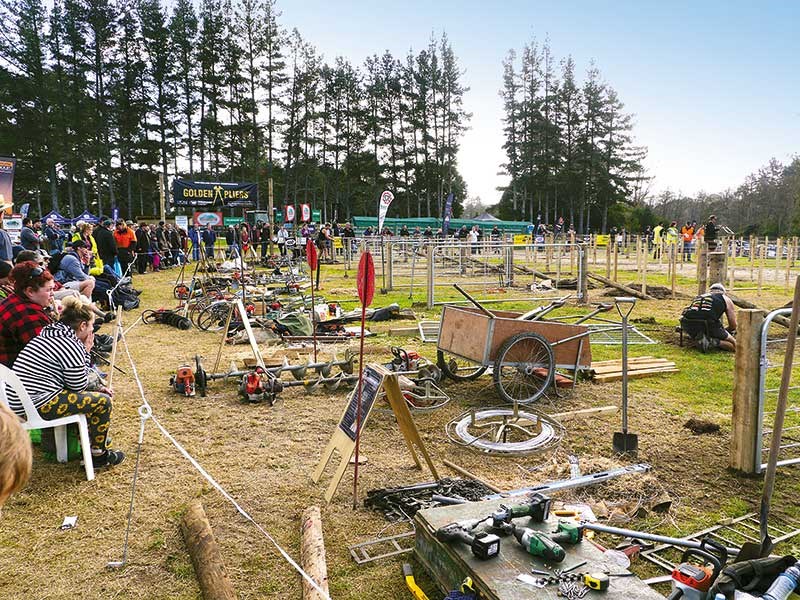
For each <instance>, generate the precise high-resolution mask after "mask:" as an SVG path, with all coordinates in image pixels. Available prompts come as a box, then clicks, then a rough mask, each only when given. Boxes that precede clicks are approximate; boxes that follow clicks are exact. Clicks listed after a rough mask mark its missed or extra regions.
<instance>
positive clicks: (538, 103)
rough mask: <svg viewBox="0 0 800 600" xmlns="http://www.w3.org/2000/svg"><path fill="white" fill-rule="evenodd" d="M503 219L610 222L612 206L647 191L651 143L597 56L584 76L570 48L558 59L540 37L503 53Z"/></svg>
mask: <svg viewBox="0 0 800 600" xmlns="http://www.w3.org/2000/svg"><path fill="white" fill-rule="evenodd" d="M500 96H501V98H502V101H503V113H504V115H503V132H504V145H503V149H504V150H505V154H506V162H505V163H504V164H503V165H502V168H503V171H504V172H505V174H507V175H508V176H509V183H508V185H507V186H506V187H505V188H504V189H503V190H502V191H503V195H502V199H501V201H500V205H499V206H498V208H497V213H498V216H500V217H501V218H503V219H521V220H528V221H532V222H534V223H535V222H537V221H538V220H539V219H541V221H542V222H544V223H547V224H552V223H554V222H555V221H556V220H557V219H558V218H559V217H564V219H565V221H566V223H567V224H570V223H571V224H572V225H573V226H574V227H575V228H576V230H577V231H578V232H584V231H589V230H592V229H600V230H603V231H606V230H607V228H608V226H609V209H612V208H613V207H615V206H617V205H618V204H620V203H624V202H628V203H635V202H637V201H639V200H641V199H642V198H643V197H644V196H645V195H646V191H647V190H646V188H647V181H648V178H647V176H646V174H645V172H644V167H643V166H642V161H643V159H644V157H645V156H646V149H645V148H643V147H640V146H637V145H635V144H634V142H633V138H632V130H633V122H632V117H631V115H630V114H628V113H626V112H625V110H624V104H623V103H622V100H621V99H620V98H619V96H618V94H617V93H616V91H615V90H614V89H613V87H611V85H610V84H609V83H607V82H605V81H603V79H602V77H601V74H600V70H599V69H598V68H597V66H596V65H594V63H592V64H591V65H590V67H589V69H588V71H587V72H586V76H585V78H584V80H583V82H582V83H581V82H579V81H578V80H577V79H576V75H575V63H574V61H573V59H572V57H571V56H567V57H566V58H563V59H561V60H559V61H558V63H557V62H556V58H555V56H554V55H553V53H552V51H551V49H550V45H549V43H548V42H544V43H543V44H540V43H539V42H538V41H536V40H535V39H534V40H532V41H531V42H530V43H529V44H527V45H525V46H524V47H523V48H522V50H521V51H520V52H517V51H516V50H509V51H508V54H507V56H506V58H505V60H504V61H503V85H502V89H501V91H500Z"/></svg>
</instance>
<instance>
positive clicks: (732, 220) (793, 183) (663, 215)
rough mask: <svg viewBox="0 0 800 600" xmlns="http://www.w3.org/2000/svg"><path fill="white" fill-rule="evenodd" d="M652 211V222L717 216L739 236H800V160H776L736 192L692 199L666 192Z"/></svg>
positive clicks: (653, 206) (747, 178) (750, 178)
mask: <svg viewBox="0 0 800 600" xmlns="http://www.w3.org/2000/svg"><path fill="white" fill-rule="evenodd" d="M649 209H650V217H649V220H650V221H651V222H655V221H656V220H662V221H678V222H679V223H683V222H686V221H693V220H696V221H697V222H698V223H700V222H705V220H706V219H708V217H709V215H712V214H713V215H716V216H717V222H718V223H719V224H720V225H724V226H726V227H728V228H729V229H731V230H732V231H734V232H735V233H736V234H738V235H744V236H749V235H767V236H773V237H776V236H778V237H784V236H788V235H800V157H797V156H796V157H794V158H793V159H792V160H791V162H790V163H789V164H787V165H784V164H782V163H781V162H779V161H778V160H776V159H775V158H773V159H771V160H770V161H769V162H768V163H767V164H766V165H765V166H763V167H761V168H760V169H758V171H756V172H755V173H751V174H750V175H748V176H747V177H746V178H745V180H744V182H742V184H741V185H739V186H738V187H736V188H735V189H728V190H725V191H723V192H720V193H714V194H708V193H699V194H696V195H695V196H693V197H692V196H685V195H683V194H675V193H674V192H671V191H665V192H662V193H661V194H658V195H657V196H655V197H654V198H652V199H651V201H650V203H649ZM647 224H650V223H647Z"/></svg>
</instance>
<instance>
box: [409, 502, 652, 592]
mask: <svg viewBox="0 0 800 600" xmlns="http://www.w3.org/2000/svg"><path fill="white" fill-rule="evenodd" d="M515 500H516V502H514V501H512V502H509V501H508V500H487V501H483V502H470V503H467V504H459V505H455V506H442V507H439V508H430V509H425V510H421V511H419V512H417V514H416V516H415V517H414V522H415V526H416V542H415V548H414V553H415V555H416V557H417V558H418V559H419V560H420V562H421V563H422V564H423V565H424V566H425V567H426V569H427V570H428V571H429V573H430V575H431V576H432V577H433V578H434V580H435V581H436V582H437V583H438V584H439V586H440V587H441V588H442V589H443V590H444V591H446V592H447V591H449V590H453V589H458V587H459V585H460V584H461V582H462V581H463V580H464V578H465V577H467V576H469V577H472V579H473V582H474V584H475V587H476V589H477V590H478V592H479V593H480V594H481V598H485V599H487V600H522V599H529V598H536V599H541V600H563V598H559V596H558V595H557V591H558V586H557V585H550V586H547V587H544V588H536V587H533V586H531V585H529V584H526V583H523V582H521V581H519V580H518V579H517V575H519V574H521V573H526V574H528V575H531V572H530V571H531V569H539V570H549V567H553V568H557V569H568V568H569V567H570V566H572V565H574V564H576V563H579V562H582V561H584V560H585V561H588V562H587V563H586V564H585V565H584V566H582V567H579V568H577V569H575V572H579V573H583V572H593V571H595V572H596V571H609V572H610V573H628V572H629V571H627V570H626V569H623V568H621V567H619V566H617V565H616V564H615V563H612V562H609V561H608V560H607V559H606V558H605V556H604V555H603V553H602V552H601V551H600V550H599V549H598V548H597V547H595V546H594V545H593V544H592V543H590V542H588V541H586V540H584V541H582V542H580V543H579V544H575V545H569V544H565V545H564V546H563V547H564V550H565V552H566V555H567V556H566V558H565V559H564V561H563V562H561V563H558V564H554V565H546V564H545V563H544V562H543V560H542V559H541V558H538V557H535V556H531V555H530V554H528V553H527V552H525V551H524V550H523V549H522V547H521V546H520V545H519V544H518V543H517V541H516V539H515V538H514V536H513V535H502V534H500V539H501V542H500V555H499V556H496V557H494V558H490V559H488V560H480V559H478V558H476V557H475V556H473V554H472V552H471V551H470V549H469V548H468V547H467V545H466V544H463V543H461V542H440V541H438V540H437V539H436V536H435V532H436V530H437V529H439V528H440V527H443V526H445V525H448V524H450V523H453V522H458V521H468V520H471V519H478V518H481V517H484V516H488V515H490V514H491V513H492V512H493V511H494V510H496V509H497V508H498V507H499V506H500V505H501V504H507V505H516V504H520V503H521V502H522V501H523V497H520V498H516V499H515ZM514 523H515V524H516V525H518V526H523V527H530V528H531V529H535V530H538V531H542V532H552V531H555V529H556V527H557V526H558V519H557V518H555V517H551V518H550V519H549V520H548V522H546V523H531V522H530V519H529V518H527V517H525V518H520V519H515V520H514ZM481 530H486V529H485V526H484V525H481V526H479V527H478V528H477V529H476V531H481ZM532 577H535V578H538V577H540V576H539V575H532ZM586 598H587V599H589V600H591V598H603V600H623V599H626V600H630V599H632V598H636V599H641V600H663V598H664V597H663V596H662V595H660V594H658V593H657V592H655V591H653V590H652V589H651V588H650V587H649V586H648V585H646V584H645V583H643V582H642V581H641V580H640V579H639V578H638V577H636V576H635V575H634V576H629V577H611V583H610V586H609V588H608V590H607V591H606V592H595V591H590V592H589V593H588V594H587V595H586Z"/></svg>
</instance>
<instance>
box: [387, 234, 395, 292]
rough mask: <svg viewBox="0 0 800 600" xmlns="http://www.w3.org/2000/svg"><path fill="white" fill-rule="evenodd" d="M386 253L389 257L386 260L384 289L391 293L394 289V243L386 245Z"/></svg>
mask: <svg viewBox="0 0 800 600" xmlns="http://www.w3.org/2000/svg"><path fill="white" fill-rule="evenodd" d="M386 253H387V254H388V255H389V256H388V258H387V259H386V264H387V268H386V289H387V290H388V291H390V292H391V291H392V290H393V289H394V242H389V243H388V244H386Z"/></svg>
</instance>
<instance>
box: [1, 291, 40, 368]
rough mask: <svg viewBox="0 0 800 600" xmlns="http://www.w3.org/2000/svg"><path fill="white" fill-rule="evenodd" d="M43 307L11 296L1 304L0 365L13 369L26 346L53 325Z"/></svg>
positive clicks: (14, 295) (13, 295) (15, 295)
mask: <svg viewBox="0 0 800 600" xmlns="http://www.w3.org/2000/svg"><path fill="white" fill-rule="evenodd" d="M51 322H52V319H50V317H48V316H47V315H46V314H45V312H44V310H43V309H42V307H41V306H39V305H38V304H36V303H35V302H31V301H30V300H28V299H26V298H22V297H20V296H18V295H17V294H11V295H10V296H9V297H8V298H6V299H5V300H3V302H2V303H1V304H0V363H3V364H4V365H5V366H7V367H9V368H11V367H12V366H13V365H14V361H15V360H16V359H17V355H18V354H19V353H20V352H21V351H22V349H23V348H24V347H25V344H27V343H28V342H30V341H31V340H32V339H33V338H35V337H36V336H37V335H39V332H40V331H41V330H42V327H44V326H45V325H47V324H48V323H51Z"/></svg>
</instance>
